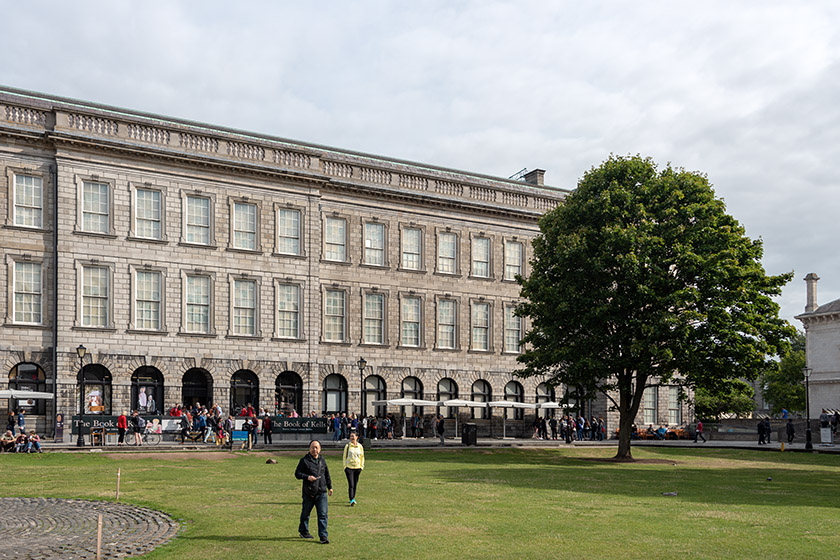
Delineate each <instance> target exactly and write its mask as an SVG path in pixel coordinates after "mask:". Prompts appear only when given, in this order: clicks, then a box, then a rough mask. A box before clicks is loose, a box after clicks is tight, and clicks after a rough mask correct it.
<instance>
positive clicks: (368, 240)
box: [365, 223, 385, 266]
mask: <svg viewBox="0 0 840 560" xmlns="http://www.w3.org/2000/svg"><path fill="white" fill-rule="evenodd" d="M365 264H372V265H375V266H384V265H385V225H384V224H373V223H369V224H365Z"/></svg>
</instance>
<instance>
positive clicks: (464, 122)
mask: <svg viewBox="0 0 840 560" xmlns="http://www.w3.org/2000/svg"><path fill="white" fill-rule="evenodd" d="M3 19H4V21H5V22H6V25H4V29H3V33H2V34H0V49H2V52H3V53H4V56H2V57H0V83H2V84H4V85H8V86H12V87H19V88H24V89H30V90H35V91H41V92H45V93H50V94H55V95H63V96H69V97H76V98H80V99H84V100H88V101H95V102H100V103H106V104H110V105H119V106H123V107H127V108H131V109H137V110H143V111H150V112H154V113H159V114H164V115H169V116H175V117H180V118H186V119H194V120H199V121H205V122H209V123H213V124H219V125H226V126H231V127H236V128H241V129H246V130H253V131H257V132H264V133H268V134H273V135H277V136H283V137H287V138H291V139H296V140H302V141H308V142H316V143H321V144H327V145H332V146H337V147H341V148H345V149H352V150H359V151H365V152H372V153H376V154H381V155H386V156H393V157H399V158H403V159H410V160H415V161H419V162H426V163H433V164H436V165H443V166H449V167H455V168H459V169H465V170H469V171H474V172H479V173H487V174H493V175H499V176H505V177H507V176H509V175H512V174H513V173H515V172H516V171H518V170H520V169H522V168H524V167H527V168H529V169H534V168H544V169H546V170H547V175H546V182H547V183H549V184H551V185H555V186H559V187H566V188H573V187H574V186H575V184H576V182H577V180H578V178H579V177H580V176H581V175H582V174H583V173H584V172H585V171H586V170H587V169H589V168H590V167H592V166H593V165H598V164H599V163H600V162H602V161H603V160H604V159H605V158H606V157H607V156H608V155H609V154H610V153H611V152H612V153H616V154H628V153H632V154H636V153H639V154H642V155H648V156H651V157H653V158H654V159H655V160H656V161H658V162H659V163H660V164H661V165H665V164H666V163H668V162H671V163H672V164H673V165H675V166H679V167H684V168H686V169H689V170H699V171H702V172H705V173H706V174H707V175H708V176H709V179H710V180H711V181H712V183H713V184H714V185H715V189H716V192H717V194H718V196H720V197H722V198H724V199H725V201H726V203H727V209H728V211H729V212H730V213H731V214H733V215H734V216H735V217H736V218H737V219H738V220H740V221H741V222H742V223H743V224H744V226H745V227H746V229H747V233H748V235H749V236H751V237H754V238H757V237H760V238H762V239H763V240H764V243H765V258H764V264H765V267H766V269H767V271H768V272H769V273H773V274H777V273H781V272H786V271H791V270H792V271H794V272H795V278H794V280H793V281H792V282H791V283H790V284H789V285H788V286H787V287H786V288H785V290H784V294H783V296H782V297H781V298H780V299H779V303H780V304H781V306H782V316H783V317H784V318H786V319H789V320H791V321H793V316H794V315H796V314H798V313H801V312H802V311H803V308H804V305H805V302H804V300H805V285H804V282H803V281H802V278H803V277H804V276H805V274H807V273H808V272H816V273H817V274H819V275H820V277H821V278H822V279H823V280H822V282H821V283H820V289H819V302H820V303H826V302H828V301H830V300H833V299H837V298H840V258H838V257H837V256H836V254H835V253H836V252H837V250H836V249H837V238H838V231H840V226H838V214H840V212H838V210H840V180H838V178H837V174H836V173H833V172H831V171H830V168H829V165H831V162H835V163H836V162H838V161H840V103H838V100H840V31H838V26H837V23H838V21H840V3H837V2H828V1H825V2H819V1H817V2H807V3H804V2H802V3H792V2H783V1H763V2H703V3H693V4H688V3H682V2H605V1H600V2H585V3H584V2H545V1H544V0H539V1H533V2H529V1H517V2H494V1H491V0H481V1H475V2H469V1H462V2H459V1H454V0H440V1H416V2H399V1H396V0H395V1H392V2H385V1H354V2H347V1H341V2H339V1H336V2H330V1H321V2H279V1H278V2H219V1H206V0H205V1H194V2H178V1H157V2H155V1H148V2H142V3H141V2H135V3H129V2H113V1H102V2H84V1H77V2H65V1H39V2H12V3H7V5H6V6H4V8H3ZM793 322H794V324H795V325H796V326H797V327H799V326H800V324H799V322H798V321H793Z"/></svg>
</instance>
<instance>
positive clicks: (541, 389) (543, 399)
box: [537, 383, 555, 418]
mask: <svg viewBox="0 0 840 560" xmlns="http://www.w3.org/2000/svg"><path fill="white" fill-rule="evenodd" d="M554 400H555V397H554V387H549V386H548V384H547V383H540V384H539V385H537V404H542V403H547V402H554ZM554 411H555V409H553V408H546V409H540V412H541V413H542V416H544V417H545V418H550V417H552V416H554Z"/></svg>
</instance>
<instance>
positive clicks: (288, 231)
mask: <svg viewBox="0 0 840 560" xmlns="http://www.w3.org/2000/svg"><path fill="white" fill-rule="evenodd" d="M277 252H278V253H282V254H284V255H300V212H299V211H298V210H278V211H277Z"/></svg>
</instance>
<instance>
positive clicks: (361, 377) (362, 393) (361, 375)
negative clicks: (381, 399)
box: [356, 358, 367, 418]
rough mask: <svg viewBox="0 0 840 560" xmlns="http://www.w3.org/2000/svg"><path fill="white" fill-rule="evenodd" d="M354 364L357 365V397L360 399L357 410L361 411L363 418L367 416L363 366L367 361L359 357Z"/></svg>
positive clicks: (365, 365)
mask: <svg viewBox="0 0 840 560" xmlns="http://www.w3.org/2000/svg"><path fill="white" fill-rule="evenodd" d="M356 365H357V366H358V367H359V399H360V400H361V403H360V406H359V410H361V411H362V418H364V417H365V416H367V414H366V411H365V408H366V407H365V404H366V403H365V367H367V361H366V360H365V359H364V358H359V361H358V362H356Z"/></svg>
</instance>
